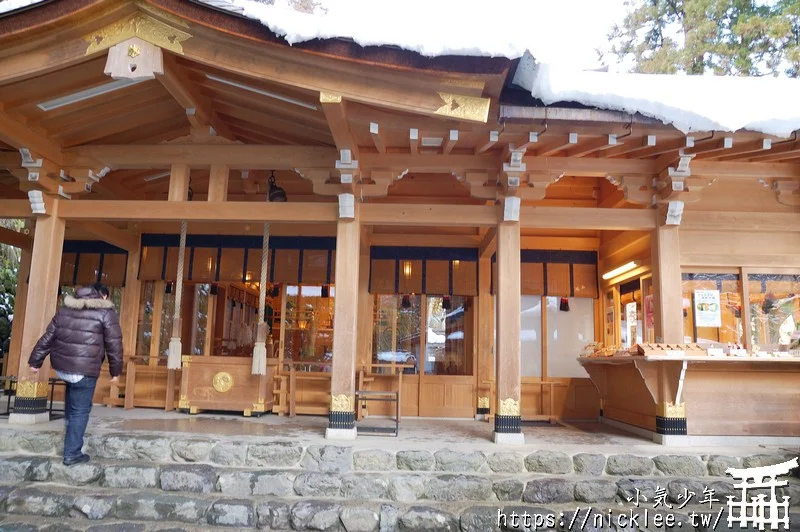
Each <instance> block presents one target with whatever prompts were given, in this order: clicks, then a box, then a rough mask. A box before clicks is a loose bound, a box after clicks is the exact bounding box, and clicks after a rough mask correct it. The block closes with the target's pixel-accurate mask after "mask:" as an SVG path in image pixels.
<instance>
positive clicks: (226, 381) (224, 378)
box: [211, 371, 233, 393]
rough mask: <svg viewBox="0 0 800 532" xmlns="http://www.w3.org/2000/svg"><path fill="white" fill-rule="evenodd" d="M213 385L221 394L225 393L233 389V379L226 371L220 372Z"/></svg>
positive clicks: (215, 376)
mask: <svg viewBox="0 0 800 532" xmlns="http://www.w3.org/2000/svg"><path fill="white" fill-rule="evenodd" d="M211 384H212V385H213V386H214V389H215V390H217V391H218V392H219V393H225V392H227V391H230V389H231V388H233V377H232V376H231V374H230V373H228V372H226V371H220V372H219V373H217V374H216V375H214V380H213V381H212V382H211Z"/></svg>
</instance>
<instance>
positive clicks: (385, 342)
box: [372, 294, 422, 373]
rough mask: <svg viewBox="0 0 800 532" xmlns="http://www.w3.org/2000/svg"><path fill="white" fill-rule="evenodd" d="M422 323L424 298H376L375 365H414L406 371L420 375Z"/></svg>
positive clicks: (373, 357)
mask: <svg viewBox="0 0 800 532" xmlns="http://www.w3.org/2000/svg"><path fill="white" fill-rule="evenodd" d="M421 323H422V297H421V296H418V295H416V296H411V295H404V296H397V295H383V294H379V295H376V296H375V318H374V323H373V331H374V338H375V341H374V342H373V343H372V362H373V363H374V364H391V363H392V362H394V363H396V364H411V365H413V366H414V367H413V368H406V369H404V370H403V372H404V373H418V372H419V359H420V356H419V354H420V353H419V348H420V331H421V329H420V325H421ZM376 372H377V373H380V371H376Z"/></svg>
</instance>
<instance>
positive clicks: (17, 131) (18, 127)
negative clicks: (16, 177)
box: [0, 106, 63, 165]
mask: <svg viewBox="0 0 800 532" xmlns="http://www.w3.org/2000/svg"><path fill="white" fill-rule="evenodd" d="M0 141H2V142H4V143H6V144H8V145H9V146H11V147H14V148H17V149H18V150H19V149H28V150H30V151H31V152H34V153H35V154H36V155H38V156H40V157H44V158H45V159H48V160H50V161H51V162H53V163H55V164H57V165H60V164H61V163H62V162H63V158H62V155H61V145H60V144H59V143H58V142H56V141H54V140H52V139H49V138H47V137H45V136H43V135H41V134H39V133H37V132H36V131H34V130H33V129H31V128H30V127H29V126H27V125H25V124H22V123H20V122H18V121H17V120H14V119H13V118H11V117H10V116H9V115H8V113H6V112H4V111H3V110H2V106H0ZM18 161H19V159H18Z"/></svg>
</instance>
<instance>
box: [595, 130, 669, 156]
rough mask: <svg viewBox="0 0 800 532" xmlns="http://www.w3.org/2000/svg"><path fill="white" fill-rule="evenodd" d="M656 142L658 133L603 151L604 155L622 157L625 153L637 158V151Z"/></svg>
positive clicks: (647, 147) (650, 146)
mask: <svg viewBox="0 0 800 532" xmlns="http://www.w3.org/2000/svg"><path fill="white" fill-rule="evenodd" d="M618 138H619V137H618ZM656 143H657V139H656V135H646V136H645V137H644V138H642V139H640V140H639V141H634V140H631V141H629V142H625V143H624V144H620V145H618V146H616V147H614V148H609V149H608V150H606V151H605V153H603V157H621V156H623V155H628V156H629V157H634V158H635V157H636V155H637V152H639V151H641V150H646V149H649V148H652V147H653V146H655V145H656Z"/></svg>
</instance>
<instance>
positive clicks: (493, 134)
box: [475, 131, 500, 155]
mask: <svg viewBox="0 0 800 532" xmlns="http://www.w3.org/2000/svg"><path fill="white" fill-rule="evenodd" d="M499 140H500V132H499V131H490V132H489V140H488V141H486V142H485V143H483V144H479V145H478V146H477V147H476V148H475V155H480V154H481V153H483V152H485V151H489V150H490V149H492V147H493V146H494V145H495V144H497V141H499Z"/></svg>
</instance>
